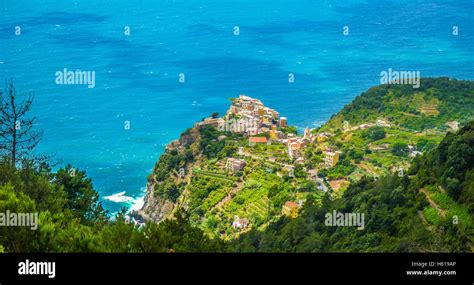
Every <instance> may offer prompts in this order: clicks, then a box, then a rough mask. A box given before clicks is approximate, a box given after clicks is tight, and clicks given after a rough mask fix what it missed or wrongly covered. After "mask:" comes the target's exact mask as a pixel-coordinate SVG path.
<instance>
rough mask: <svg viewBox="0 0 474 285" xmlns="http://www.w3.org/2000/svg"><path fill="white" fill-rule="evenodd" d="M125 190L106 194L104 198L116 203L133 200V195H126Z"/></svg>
mask: <svg viewBox="0 0 474 285" xmlns="http://www.w3.org/2000/svg"><path fill="white" fill-rule="evenodd" d="M125 193H126V192H125V191H122V192H119V193H115V194H112V195H110V196H105V197H104V199H106V200H109V201H112V202H115V203H130V202H131V201H133V197H130V196H125Z"/></svg>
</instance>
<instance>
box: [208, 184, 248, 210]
mask: <svg viewBox="0 0 474 285" xmlns="http://www.w3.org/2000/svg"><path fill="white" fill-rule="evenodd" d="M243 186H244V182H237V187H234V188H233V189H232V190H230V192H229V194H227V195H226V196H225V197H224V198H222V200H220V201H219V203H217V204H216V205H215V206H214V207H212V208H211V211H212V210H213V209H214V208H222V206H224V204H225V203H227V202H228V201H230V199H232V198H233V197H234V196H235V194H237V193H238V192H239V191H240V190H241V189H242V187H243Z"/></svg>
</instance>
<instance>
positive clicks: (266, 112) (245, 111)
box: [196, 95, 287, 143]
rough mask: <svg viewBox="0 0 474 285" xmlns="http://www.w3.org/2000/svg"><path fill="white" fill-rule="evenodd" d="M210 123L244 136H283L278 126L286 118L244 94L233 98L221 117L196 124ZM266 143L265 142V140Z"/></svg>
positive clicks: (282, 124) (220, 128) (284, 124)
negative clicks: (265, 134)
mask: <svg viewBox="0 0 474 285" xmlns="http://www.w3.org/2000/svg"><path fill="white" fill-rule="evenodd" d="M206 125H211V126H214V127H216V128H217V129H218V130H220V131H229V132H233V133H240V134H243V135H246V136H249V137H250V136H255V135H258V134H264V133H269V134H270V137H271V138H280V137H283V133H282V132H281V131H278V130H277V129H278V127H279V126H280V127H286V125H287V121H286V118H284V117H282V118H280V114H279V113H278V112H277V111H275V110H273V109H271V108H268V107H265V106H264V105H263V103H262V101H260V100H258V99H254V98H251V97H248V96H245V95H240V96H239V97H238V98H235V99H234V100H233V102H232V105H231V106H230V108H229V110H228V111H227V113H226V115H225V116H224V117H223V118H206V119H204V120H203V121H202V122H198V123H196V126H206ZM259 143H261V142H259ZM265 143H266V142H265Z"/></svg>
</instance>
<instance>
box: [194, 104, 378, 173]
mask: <svg viewBox="0 0 474 285" xmlns="http://www.w3.org/2000/svg"><path fill="white" fill-rule="evenodd" d="M377 124H381V125H385V124H386V123H385V122H384V121H380V122H379V121H378V122H377ZM208 125H210V126H213V127H215V128H217V129H218V130H220V131H230V132H234V133H240V134H243V135H245V136H247V137H248V140H249V145H250V146H253V145H256V144H270V143H271V142H272V141H273V142H278V143H282V144H284V145H286V146H287V150H288V155H289V157H290V159H291V160H293V161H294V162H295V163H297V164H304V158H303V156H302V153H301V150H302V149H303V148H304V147H305V146H307V145H309V144H312V143H316V142H317V143H321V142H324V141H326V140H327V139H328V137H329V136H330V134H328V133H319V134H317V135H315V134H312V133H311V131H310V129H309V128H306V129H305V131H304V135H303V137H299V136H296V135H294V134H287V135H286V134H285V133H283V132H282V131H281V130H279V129H278V128H284V127H287V126H288V120H287V118H286V117H280V114H279V113H278V112H277V111H275V110H274V109H271V108H268V107H266V106H265V105H264V104H263V103H262V101H260V100H258V99H254V98H251V97H248V96H246V95H240V96H239V97H238V98H235V99H234V100H233V102H232V105H231V106H230V108H229V110H228V111H227V113H226V114H225V116H224V117H222V118H217V117H216V118H213V117H211V118H205V119H204V120H203V121H201V122H198V123H196V126H208ZM359 127H360V128H364V127H366V126H359ZM367 127H368V126H367ZM260 134H267V136H261V135H260ZM259 135H260V136H259ZM338 161H339V152H335V151H332V150H331V149H329V150H327V151H326V158H325V165H326V166H327V167H332V166H334V165H336V163H337V162H338ZM243 166H245V161H239V160H237V159H229V160H228V161H227V165H226V169H227V171H228V172H236V171H240V170H241V169H242V168H243Z"/></svg>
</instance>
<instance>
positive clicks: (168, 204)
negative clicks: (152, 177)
mask: <svg viewBox="0 0 474 285" xmlns="http://www.w3.org/2000/svg"><path fill="white" fill-rule="evenodd" d="M153 189H154V184H153V183H148V184H147V187H146V195H145V203H144V204H143V207H142V209H140V210H139V211H138V215H139V216H140V218H141V219H143V220H145V221H149V220H151V221H156V222H159V221H162V220H164V219H166V218H168V217H169V216H170V215H171V213H172V212H173V209H174V208H175V204H174V203H173V202H172V201H170V200H167V199H165V198H163V197H160V196H159V195H155V194H154V190H153Z"/></svg>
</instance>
